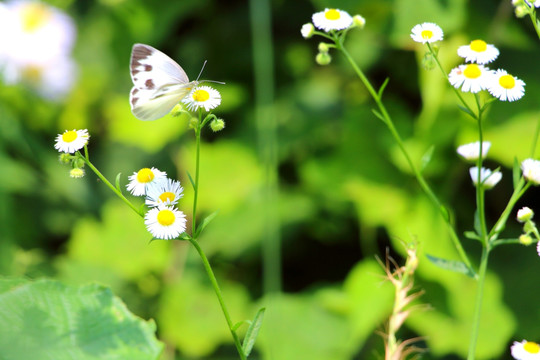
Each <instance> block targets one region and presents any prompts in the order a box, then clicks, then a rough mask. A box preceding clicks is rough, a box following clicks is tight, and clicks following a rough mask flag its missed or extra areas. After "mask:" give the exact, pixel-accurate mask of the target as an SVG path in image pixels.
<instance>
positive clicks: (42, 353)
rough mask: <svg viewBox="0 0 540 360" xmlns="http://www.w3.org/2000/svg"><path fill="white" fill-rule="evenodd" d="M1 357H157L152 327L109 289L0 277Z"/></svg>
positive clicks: (45, 359)
mask: <svg viewBox="0 0 540 360" xmlns="http://www.w3.org/2000/svg"><path fill="white" fill-rule="evenodd" d="M0 318H1V319H2V321H1V322H0V353H1V354H2V359H5V360H11V359H13V360H16V359H42V360H53V359H54V360H58V359H79V360H85V359H89V360H90V359H97V358H99V359H137V360H145V359H148V360H151V359H157V358H158V357H159V354H160V353H161V350H162V348H163V344H162V343H160V342H159V341H158V340H157V339H156V337H155V331H156V325H155V323H154V322H153V321H144V320H143V319H140V318H138V317H137V316H135V315H133V314H132V313H131V312H130V311H129V310H128V309H127V308H126V306H125V304H124V303H123V302H122V300H121V299H119V298H118V297H116V296H114V295H113V293H112V291H111V290H110V289H109V288H106V287H104V286H101V285H97V284H92V285H84V286H68V285H64V284H62V283H60V282H58V281H53V280H39V281H36V282H31V281H24V282H13V281H12V280H5V279H0Z"/></svg>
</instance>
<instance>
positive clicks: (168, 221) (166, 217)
mask: <svg viewBox="0 0 540 360" xmlns="http://www.w3.org/2000/svg"><path fill="white" fill-rule="evenodd" d="M174 220H175V216H174V213H173V212H172V211H171V210H167V209H164V210H161V211H160V212H159V213H158V215H157V221H158V223H160V225H163V226H169V225H172V224H173V223H174Z"/></svg>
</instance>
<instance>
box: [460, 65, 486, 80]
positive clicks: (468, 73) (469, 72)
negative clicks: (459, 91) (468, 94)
mask: <svg viewBox="0 0 540 360" xmlns="http://www.w3.org/2000/svg"><path fill="white" fill-rule="evenodd" d="M463 75H465V77H466V78H468V79H476V78H478V77H480V75H482V71H481V70H480V68H479V67H478V65H476V64H469V65H467V66H466V67H465V70H463Z"/></svg>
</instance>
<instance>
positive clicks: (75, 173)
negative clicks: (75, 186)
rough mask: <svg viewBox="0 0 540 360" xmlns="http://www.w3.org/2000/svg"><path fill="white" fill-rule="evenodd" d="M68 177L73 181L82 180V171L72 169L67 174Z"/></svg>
mask: <svg viewBox="0 0 540 360" xmlns="http://www.w3.org/2000/svg"><path fill="white" fill-rule="evenodd" d="M69 176H71V177H72V178H74V179H79V178H82V177H83V176H84V169H80V168H73V169H71V171H70V172H69Z"/></svg>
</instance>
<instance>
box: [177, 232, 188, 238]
mask: <svg viewBox="0 0 540 360" xmlns="http://www.w3.org/2000/svg"><path fill="white" fill-rule="evenodd" d="M178 240H191V235H189V234H188V233H187V232H183V233H181V234H180V236H179V237H178Z"/></svg>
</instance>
